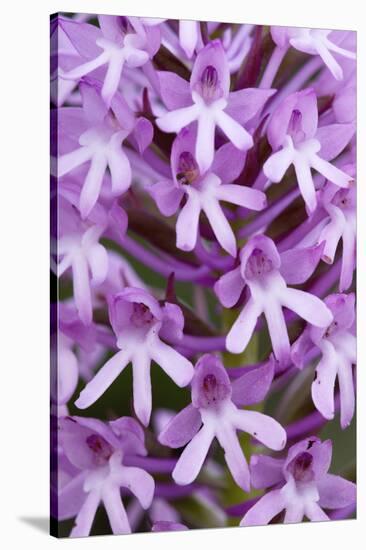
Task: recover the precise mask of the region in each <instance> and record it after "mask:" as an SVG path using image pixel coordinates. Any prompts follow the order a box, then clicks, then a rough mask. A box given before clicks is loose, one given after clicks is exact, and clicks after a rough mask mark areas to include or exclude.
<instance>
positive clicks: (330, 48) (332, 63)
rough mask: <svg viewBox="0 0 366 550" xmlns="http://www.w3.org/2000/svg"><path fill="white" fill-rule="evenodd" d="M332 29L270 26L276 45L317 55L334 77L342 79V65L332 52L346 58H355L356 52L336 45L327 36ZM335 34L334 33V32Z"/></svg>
mask: <svg viewBox="0 0 366 550" xmlns="http://www.w3.org/2000/svg"><path fill="white" fill-rule="evenodd" d="M332 33H333V34H334V31H331V30H324V29H309V28H299V27H271V35H272V38H273V40H274V42H275V43H276V44H277V46H279V47H281V48H284V47H286V46H288V45H291V46H292V47H293V48H295V49H296V50H299V51H300V52H305V53H308V54H310V55H319V56H320V57H321V58H322V60H323V62H324V64H325V65H326V66H327V67H328V69H329V70H330V72H331V73H332V75H333V76H334V78H336V79H337V80H342V79H343V71H342V67H341V66H340V65H339V63H338V62H337V59H336V57H334V54H336V55H339V56H341V57H345V58H347V59H354V60H355V59H356V53H355V52H352V51H350V50H347V49H345V48H342V47H340V46H338V45H337V44H336V43H335V42H334V41H332V40H331V39H330V38H329V35H330V34H332ZM335 34H336V33H335Z"/></svg>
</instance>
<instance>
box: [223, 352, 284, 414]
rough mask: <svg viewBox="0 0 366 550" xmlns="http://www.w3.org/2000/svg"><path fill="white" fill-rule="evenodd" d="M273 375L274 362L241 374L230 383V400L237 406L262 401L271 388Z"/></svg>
mask: <svg viewBox="0 0 366 550" xmlns="http://www.w3.org/2000/svg"><path fill="white" fill-rule="evenodd" d="M273 375H274V362H273V361H268V362H267V363H265V364H264V365H262V366H260V367H258V368H256V369H253V370H251V371H249V372H248V373H246V374H243V375H242V376H240V377H239V378H237V379H236V380H234V382H233V383H232V396H231V398H232V400H233V402H234V403H235V405H237V406H240V407H242V406H248V405H254V403H259V402H260V401H263V399H264V398H265V396H266V395H267V393H268V390H269V388H270V386H271V383H272V380H273Z"/></svg>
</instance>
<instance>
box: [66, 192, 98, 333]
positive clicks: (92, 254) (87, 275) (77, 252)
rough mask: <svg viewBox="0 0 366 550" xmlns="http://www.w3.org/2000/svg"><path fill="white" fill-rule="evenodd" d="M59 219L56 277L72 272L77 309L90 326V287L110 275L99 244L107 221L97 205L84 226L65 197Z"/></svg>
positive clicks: (85, 322)
mask: <svg viewBox="0 0 366 550" xmlns="http://www.w3.org/2000/svg"><path fill="white" fill-rule="evenodd" d="M59 216H60V217H59V219H60V228H59V239H58V242H57V254H58V264H57V275H58V277H61V276H62V274H63V273H65V271H67V270H68V269H71V271H72V281H73V291H74V301H75V305H76V308H77V311H78V314H79V317H80V319H81V321H82V322H83V323H84V324H85V325H89V324H90V323H91V322H92V316H93V306H92V295H91V286H94V287H95V286H98V285H100V284H102V283H103V281H104V280H105V278H106V276H107V273H108V254H107V251H106V249H105V248H104V246H103V245H101V244H100V243H99V239H100V238H101V236H102V235H103V233H104V231H105V229H106V227H107V218H106V216H105V213H104V211H103V209H102V207H101V206H100V205H97V207H95V209H94V212H93V216H92V217H91V219H90V220H89V221H88V223H86V222H83V221H82V220H81V219H80V216H79V215H78V213H77V210H76V209H75V207H74V205H73V204H72V203H70V202H69V201H68V200H66V199H65V198H64V197H63V196H60V198H59Z"/></svg>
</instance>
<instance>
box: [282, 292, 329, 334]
mask: <svg viewBox="0 0 366 550" xmlns="http://www.w3.org/2000/svg"><path fill="white" fill-rule="evenodd" d="M281 300H282V305H283V306H285V307H287V308H288V309H291V310H292V311H294V312H295V313H297V315H299V316H300V317H302V318H303V319H305V321H307V322H308V323H311V324H312V325H314V326H316V327H320V328H326V327H327V326H328V325H329V324H330V323H331V322H332V320H333V315H332V313H331V311H330V309H329V308H328V307H327V306H326V305H325V304H324V302H322V300H320V298H318V297H317V296H315V295H313V294H310V292H304V291H303V290H298V289H295V288H286V291H285V292H283V293H282V294H281Z"/></svg>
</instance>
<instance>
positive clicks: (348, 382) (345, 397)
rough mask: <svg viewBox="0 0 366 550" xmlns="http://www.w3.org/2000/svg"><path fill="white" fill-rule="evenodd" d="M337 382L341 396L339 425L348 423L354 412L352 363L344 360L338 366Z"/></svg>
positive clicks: (345, 425)
mask: <svg viewBox="0 0 366 550" xmlns="http://www.w3.org/2000/svg"><path fill="white" fill-rule="evenodd" d="M338 382H339V391H340V398H341V426H342V428H343V429H345V428H347V426H349V425H350V423H351V420H352V418H353V415H354V412H355V389H354V385H353V372H352V365H351V364H350V363H348V362H346V361H344V362H343V361H342V364H341V365H339V368H338Z"/></svg>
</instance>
